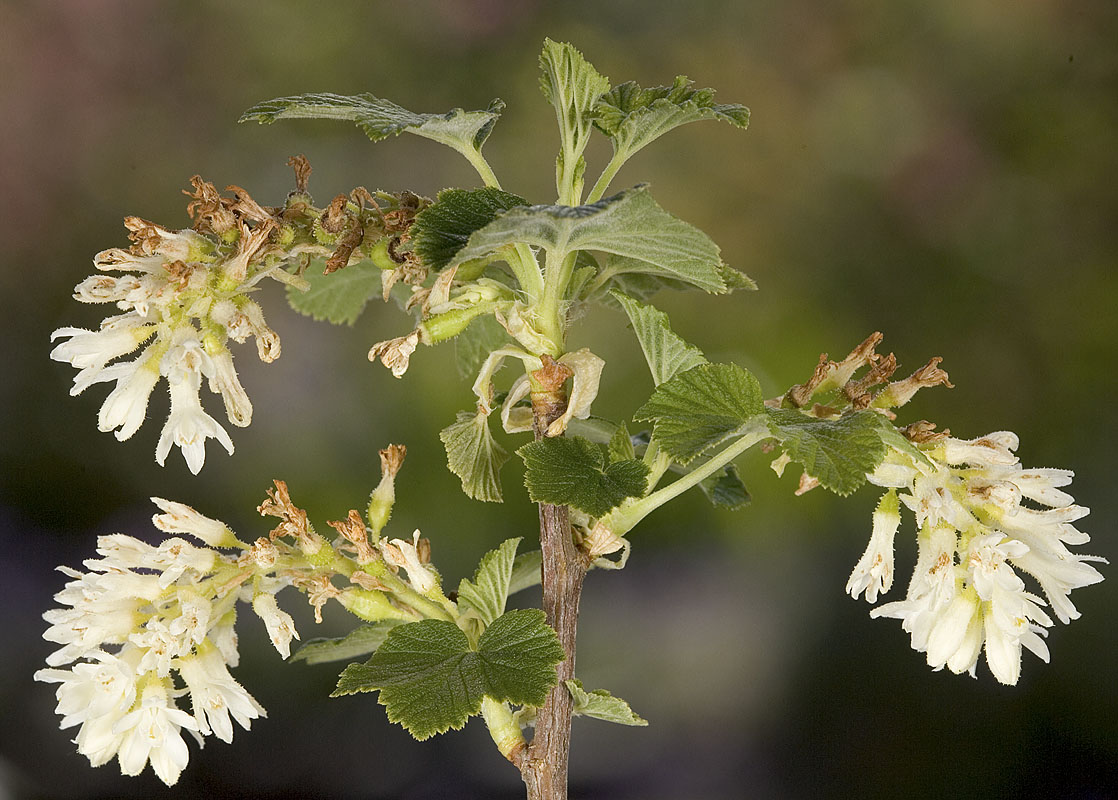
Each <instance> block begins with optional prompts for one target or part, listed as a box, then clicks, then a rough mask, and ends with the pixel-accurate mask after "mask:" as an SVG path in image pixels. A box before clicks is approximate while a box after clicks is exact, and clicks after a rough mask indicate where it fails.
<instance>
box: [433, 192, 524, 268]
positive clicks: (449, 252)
mask: <svg viewBox="0 0 1118 800" xmlns="http://www.w3.org/2000/svg"><path fill="white" fill-rule="evenodd" d="M524 205H528V202H527V201H526V200H524V199H523V198H522V197H517V196H516V195H515V194H510V193H509V192H502V191H501V190H500V189H494V188H492V187H488V186H487V187H485V188H483V189H444V190H443V191H441V192H439V196H438V198H437V199H436V200H435V202H434V203H432V204H431V205H430V206H428V207H427V208H425V209H423V210H422V211H420V212H419V214H417V215H416V217H415V224H414V225H413V226H412V228H411V236H412V241H413V242H414V243H415V252H416V253H418V254H419V257H420V258H421V259H422V260H423V263H424V264H426V265H427V266H428V267H430V268H431V269H442V268H443V267H445V266H446V265H447V264H448V263H450V260H451V259H452V258H454V254H455V253H457V252H458V251H459V250H461V249H462V247H463V246H465V244H466V242H467V241H468V240H469V238H470V234H471V233H473V232H474V231H476V230H477V229H478V228H484V227H485V226H486V225H488V224H489V223H490V222H492V221H493V220H494V219H495V218H496V217H497V215H498V214H499V213H500V212H502V211H507V210H508V209H510V208H514V207H516V206H524Z"/></svg>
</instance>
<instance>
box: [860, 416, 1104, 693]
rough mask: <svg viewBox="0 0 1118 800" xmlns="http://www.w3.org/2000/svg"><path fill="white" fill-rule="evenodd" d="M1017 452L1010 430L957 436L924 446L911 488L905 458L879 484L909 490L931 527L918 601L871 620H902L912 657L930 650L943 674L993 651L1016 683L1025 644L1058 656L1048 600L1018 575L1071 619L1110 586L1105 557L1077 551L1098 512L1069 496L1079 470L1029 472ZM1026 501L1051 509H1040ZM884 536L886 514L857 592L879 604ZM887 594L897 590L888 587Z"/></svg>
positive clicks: (999, 668) (965, 668) (879, 476)
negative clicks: (1085, 591)
mask: <svg viewBox="0 0 1118 800" xmlns="http://www.w3.org/2000/svg"><path fill="white" fill-rule="evenodd" d="M1017 445H1018V441H1017V436H1016V435H1015V434H1013V433H1010V432H1007V431H1002V432H998V433H992V434H989V435H987V436H983V437H979V438H977V439H972V440H969V441H961V440H958V439H950V438H947V439H943V440H941V441H938V442H933V443H932V444H931V445H930V446H929V447H928V448H927V449H926V450H925V455H927V456H928V458H929V459H930V460H931V466H929V465H928V464H926V463H923V462H917V461H915V460H913V462H912V464H911V465H909V468H910V469H911V470H912V477H911V479H910V482H909V483H908V484H907V485H899V484H900V483H901V481H902V480H903V479H904V477H905V472H904V471H902V470H900V469H898V468H897V466H896V464H895V462H896V461H897V460H898V456H897V455H896V454H895V453H891V454H890V462H891V464H890V466H889V467H888V468H887V469H884V470H880V469H879V470H878V471H877V472H875V473H874V475H873V476H870V477H871V480H874V482H877V483H880V484H882V485H886V486H897V488H905V489H908V493H907V494H902V495H901V496H900V499H901V500H902V501H904V503H905V505H906V506H908V508H910V509H911V510H912V511H913V512H914V513H915V515H916V521H917V526H918V527H919V529H920V534H919V536H918V539H917V541H918V544H919V550H918V555H917V563H916V568H915V571H914V572H913V576H912V580H911V582H910V583H909V587H908V593H907V596H906V597H905V599H904V600H902V601H899V602H893V603H888V604H886V605H883V606H881V607H879V608H876V609H874V610H873V611H872V612H871V616H873V617H879V616H886V617H895V618H898V619H900V620H901V621H902V623H901V624H902V627H903V628H904V630H905V631H907V632H908V633H910V634H911V636H912V647H913V649H915V650H917V651H918V652H926V653H927V657H928V664H929V665H930V666H932V667H933V668H935V669H939V668H942V667H944V666H946V667H947V668H948V669H950V670H952V671H953V672H957V673H958V672H969V673H970V674H971V675H974V671H975V666H976V664H977V661H978V657H979V655H980V653H981V652H982V651H983V650H984V651H985V654H986V662H987V664H988V665H989V667H990V671H991V672H992V673H993V674H994V677H996V678H997V679H998V680H999V681H1001V682H1002V683H1006V684H1015V683H1017V681H1018V680H1019V678H1020V675H1021V651H1022V648H1024V649H1028V650H1030V651H1032V652H1033V653H1034V654H1036V655H1037V656H1038V657H1039V658H1041V659H1042V660H1044V661H1047V660H1048V647H1047V645H1046V644H1045V642H1044V639H1043V638H1042V637H1043V636H1044V635H1045V634H1046V630H1045V629H1046V628H1048V627H1050V626H1051V625H1052V624H1053V622H1052V619H1051V618H1050V617H1049V616H1048V614H1046V613H1045V612H1044V610H1043V608H1042V606H1043V604H1044V601H1043V600H1042V599H1041V598H1040V597H1037V596H1036V595H1034V594H1032V593H1030V592H1029V591H1028V589H1027V587H1026V585H1025V582H1024V580H1022V578H1021V576H1020V575H1019V574H1018V571H1020V572H1023V573H1027V574H1029V575H1032V576H1033V577H1034V578H1035V579H1036V581H1037V583H1039V584H1040V587H1041V589H1042V590H1043V591H1044V593H1045V595H1046V596H1047V598H1048V602H1049V603H1051V605H1052V608H1053V610H1054V611H1055V613H1056V616H1057V617H1059V619H1060V620H1061V621H1062V622H1065V623H1066V622H1069V621H1070V620H1072V619H1075V618H1076V617H1078V616H1079V612H1078V611H1077V610H1076V608H1075V606H1074V605H1073V604H1072V602H1071V600H1070V599H1069V598H1068V594H1069V593H1070V592H1071V590H1072V589H1076V588H1079V587H1081V586H1087V585H1090V584H1092V583H1098V582H1099V581H1101V580H1102V575H1101V574H1100V573H1099V572H1098V570H1096V569H1095V568H1094V567H1093V566H1091V565H1090V564H1089V563H1087V562H1089V561H1103V559H1101V558H1097V557H1094V556H1084V555H1078V554H1075V553H1072V552H1071V551H1070V550H1069V549H1068V547H1067V545H1068V544H1076V545H1078V544H1085V543H1086V542H1088V541H1089V540H1090V537H1089V536H1088V535H1087V534H1085V533H1083V532H1082V531H1080V530H1078V529H1077V528H1075V527H1074V525H1073V524H1072V523H1073V522H1075V521H1076V520H1078V519H1080V518H1082V517H1084V516H1086V514H1087V513H1088V512H1087V509H1086V508H1083V507H1081V506H1077V505H1074V504H1073V503H1074V501H1073V498H1072V497H1071V495H1069V494H1068V493H1066V492H1064V491H1061V490H1060V489H1059V487H1062V486H1066V485H1068V484H1069V483H1070V482H1071V478H1072V473H1071V472H1069V471H1067V470H1057V469H1042V470H1025V469H1022V468H1021V467H1020V465H1019V464H1018V459H1017V456H1016V455H1014V452H1013V451H1014V450H1015V449H1016V448H1017ZM1025 500H1029V501H1031V502H1035V503H1039V504H1042V505H1046V506H1049V508H1047V509H1044V510H1041V509H1037V508H1032V507H1029V506H1027V505H1024V504H1023V503H1024V501H1025ZM882 502H884V499H883V501H882ZM881 540H882V536H881V534H879V532H878V524H877V515H876V514H875V525H874V535H873V537H872V538H871V542H870V547H869V548H868V549H867V551H866V555H865V556H863V559H862V561H860V562H859V565H858V567H856V568H855V572H854V574H853V575H851V578H850V582H849V583H848V584H847V590H848V591H850V592H851V593H852V594H854V595H855V596H856V595H857V593H858V592H859V591H861V590H862V589H865V590H866V597H867V599H869V600H870V601H871V602H873V599H874V598H873V597H871V590H873V589H874V583H873V582H872V572H871V569H870V567H869V566H868V565H867V564H866V563H863V562H866V560H867V559H868V558H871V553H879V552H880V551H881V550H882V545H881V543H880V541H881ZM875 542H876V543H877V544H875ZM890 545H891V542H890ZM874 557H876V556H874ZM881 588H882V590H883V591H884V590H887V588H888V587H887V586H886V585H885V584H884V582H883V581H882V582H881Z"/></svg>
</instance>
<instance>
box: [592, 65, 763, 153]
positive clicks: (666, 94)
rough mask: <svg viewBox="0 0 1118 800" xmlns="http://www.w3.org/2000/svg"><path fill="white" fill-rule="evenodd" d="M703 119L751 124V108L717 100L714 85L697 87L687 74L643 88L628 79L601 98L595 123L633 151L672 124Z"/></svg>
mask: <svg viewBox="0 0 1118 800" xmlns="http://www.w3.org/2000/svg"><path fill="white" fill-rule="evenodd" d="M704 119H713V120H719V121H721V122H728V123H730V124H731V125H734V126H735V127H738V128H745V127H747V126H748V125H749V109H748V108H746V107H745V106H743V105H738V104H719V103H715V102H714V90H713V89H696V88H694V83H693V82H692V81H690V80H688V78H687V76H686V75H680V76H678V77H677V78H676V79H675V81H674V82H673V83H672V85H671V86H653V87H650V88H648V89H642V88H641V87H640V86H638V85H637V84H636V83H634V82H632V81H628V82H626V83H622V84H619V85H618V86H615V87H614V88H613V89H612V90H611V91H609V92H607V93H606V94H605V95H604V96H603V97H602V98H601V100H599V101H598V105H597V108H596V109H595V112H594V124H595V125H596V126H597V127H598V129H599V130H600V131H602V133H604V134H605V135H606V136H608V137H610V139H611V140H612V141H613V146H614V149H615V150H616V151H619V152H623V153H626V154H629V155H631V154H633V153H635V152H637V151H638V150H640V149H641V148H642V147H644V146H645V145H647V144H648V143H650V142H652V141H653V140H655V139H658V138H659V137H661V136H663V135H664V134H665V133H667V132H668V131H670V130H672V129H673V128H678V127H679V126H680V125H686V124H687V123H689V122H698V121H700V120H704Z"/></svg>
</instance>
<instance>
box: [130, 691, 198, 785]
mask: <svg viewBox="0 0 1118 800" xmlns="http://www.w3.org/2000/svg"><path fill="white" fill-rule="evenodd" d="M183 728H186V729H187V730H191V731H197V730H198V729H199V726H198V723H197V722H196V721H195V720H194V718H193V717H192V716H190V715H189V714H187V713H186V712H185V711H183V710H182V709H180V708H176V707H175V705H174V703H173V702H172V700H171V698H170V693H169V691H168V686H167V684H166V683H165V682H164V681H163V680H152V679H150V678H149V679H148V680H147V681H146V683H145V685H144V688H143V690H142V693H141V695H140V705H139V708H136V709H135V710H134V711H130V712H129V713H128V714H126V715H124V716H123V717H122V718H121V719H120V720H118V721H117V722H116V724H115V725H113V728H112V730H113V733H114V734H116V735H119V736H120V749H119V752H118V753H117V760H118V761H120V771H121V772H122V773H123V774H125V775H139V774H140V773H141V772H143V770H144V767H145V766H147V763H148V762H149V761H150V762H151V768H152V770H153V771H154V772H155V774H156V775H158V776H159V779H160V780H161V781H163V782H164V783H165V784H167V785H168V786H172V785H174V784H175V782H177V781H178V779H179V775H180V774H181V773H182V771H183V769H184V768H185V767H186V762H187V761H188V760H189V758H190V753H189V752H188V751H187V749H186V742H184V741H183V738H182V729H183Z"/></svg>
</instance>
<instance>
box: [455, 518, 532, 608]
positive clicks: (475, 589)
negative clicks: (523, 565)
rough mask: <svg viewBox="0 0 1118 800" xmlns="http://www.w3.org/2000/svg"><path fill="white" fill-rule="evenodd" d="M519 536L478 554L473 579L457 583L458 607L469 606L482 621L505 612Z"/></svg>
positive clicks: (464, 579)
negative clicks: (478, 561) (479, 555)
mask: <svg viewBox="0 0 1118 800" xmlns="http://www.w3.org/2000/svg"><path fill="white" fill-rule="evenodd" d="M518 544H520V539H519V538H517V539H506V540H505V541H504V542H502V543H501V546H500V547H498V548H497V549H496V550H490V551H489V552H488V553H486V554H485V555H484V556H482V557H481V562H480V563H479V564H478V567H477V572H475V573H474V579H473V580H472V581H471V580H467V579H466V578H463V579H462V582H461V583H459V584H458V606H459V609H460V610H466V609H472V610H473V611H475V612H476V613H477V615H478V617H480V618H481V621H482V622H483V623H484V624H485V625H490V624H492V622H493V620H495V619H497V617H499V616H501V615H502V614H504V613H505V601H506V600H508V596H509V582H510V580H511V579H512V568H513V564H514V563H515V561H516V547H517V545H518Z"/></svg>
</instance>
